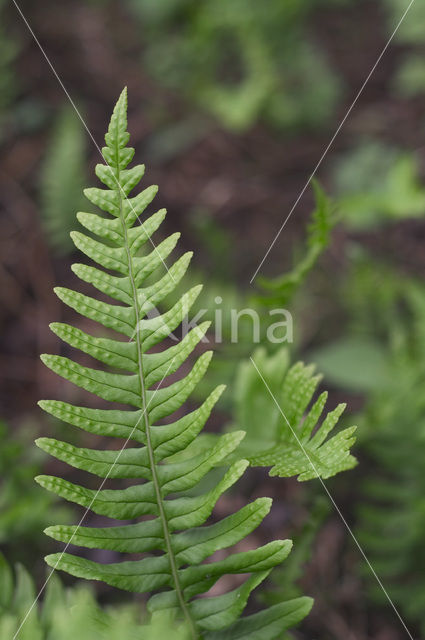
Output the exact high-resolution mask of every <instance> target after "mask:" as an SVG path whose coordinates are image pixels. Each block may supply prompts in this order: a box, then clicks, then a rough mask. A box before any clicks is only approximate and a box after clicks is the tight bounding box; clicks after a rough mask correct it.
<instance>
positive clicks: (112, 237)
mask: <svg viewBox="0 0 425 640" xmlns="http://www.w3.org/2000/svg"><path fill="white" fill-rule="evenodd" d="M126 112H127V92H126V90H124V91H123V92H122V94H121V96H120V98H119V100H118V102H117V104H116V106H115V109H114V112H113V115H112V118H111V122H110V125H109V129H108V133H107V134H106V136H105V141H106V146H105V147H104V149H103V151H102V153H103V157H104V159H105V163H106V164H104V165H98V166H97V167H96V175H97V176H98V178H99V179H100V180H101V181H102V182H103V184H104V185H105V186H106V188H92V189H87V190H86V191H85V195H86V197H87V198H88V199H89V200H90V201H91V202H92V203H93V204H95V205H96V206H98V207H99V208H100V209H101V210H103V212H105V215H102V214H100V215H99V214H94V213H85V212H79V213H78V219H79V221H80V223H81V224H82V225H83V226H84V227H85V228H86V229H87V230H88V231H89V232H90V234H94V235H95V236H97V238H98V239H94V238H93V237H92V236H91V235H85V234H84V233H73V234H72V239H73V241H74V243H75V245H76V246H77V247H78V248H79V249H80V250H81V251H82V252H83V253H85V254H86V255H87V256H88V257H89V258H90V259H91V260H92V261H93V262H94V263H97V265H98V266H91V265H85V264H77V265H74V266H73V271H74V273H75V275H76V276H77V277H78V278H80V279H81V280H83V281H85V282H89V283H90V284H91V285H93V287H94V289H97V290H98V291H100V292H101V293H102V294H106V295H107V296H109V297H110V298H112V300H113V301H114V303H113V304H112V303H109V302H104V301H100V300H98V299H97V298H96V296H94V297H91V296H88V295H82V294H81V293H79V292H78V291H73V290H70V289H65V288H62V287H60V288H57V289H56V293H57V295H58V296H59V298H60V299H61V300H62V301H63V302H64V303H65V304H67V305H68V306H70V307H72V308H73V309H75V310H76V311H77V312H78V313H79V314H81V315H83V316H85V317H87V318H89V319H90V320H92V321H94V322H97V323H99V324H100V325H102V326H103V327H105V328H106V329H111V330H112V332H115V333H112V332H110V333H107V334H106V335H103V336H102V335H99V332H98V331H96V335H91V334H89V333H86V332H84V331H82V330H80V329H77V328H75V327H72V326H70V325H67V324H63V323H53V324H52V325H51V328H52V330H53V331H54V333H55V334H56V335H58V336H59V337H60V338H61V339H62V340H63V341H65V342H66V343H68V344H69V345H71V346H72V347H74V348H76V349H78V350H80V351H82V352H84V353H86V354H88V355H90V356H91V357H92V358H93V359H94V360H96V361H98V362H100V363H102V364H103V365H106V366H107V367H109V369H107V370H104V369H102V368H93V367H90V366H82V365H80V364H78V363H76V362H74V361H73V360H72V359H70V358H65V357H60V356H56V355H44V356H42V359H43V362H44V363H45V364H46V365H47V366H48V367H49V368H50V369H52V370H53V371H54V372H55V373H57V374H58V375H60V376H62V377H63V378H65V379H67V380H69V381H70V382H72V383H73V384H75V385H77V386H79V387H81V388H82V389H84V390H85V391H86V392H89V393H90V394H94V395H96V396H98V397H100V398H103V399H104V400H106V401H108V402H116V403H119V404H126V405H129V406H130V407H131V408H130V409H128V410H124V409H121V408H115V409H113V408H111V409H109V408H108V409H98V408H89V407H85V406H74V405H72V404H69V403H66V402H61V401H58V400H44V401H42V402H40V406H41V407H42V408H43V409H44V410H45V411H47V412H48V413H50V414H52V415H54V416H56V417H57V418H59V419H61V420H63V421H65V422H67V423H68V424H71V425H74V426H76V427H78V428H80V429H84V430H85V431H88V432H89V433H91V434H95V435H100V436H107V437H115V438H123V439H125V440H126V442H129V441H131V442H132V443H133V444H132V446H129V447H124V448H123V449H122V451H121V452H118V451H113V450H111V449H106V450H100V449H88V448H81V447H76V446H74V445H71V444H68V443H65V442H60V441H58V440H55V439H53V438H40V439H39V440H37V445H38V446H39V447H40V448H41V449H43V450H44V451H46V452H48V453H49V454H51V455H53V456H55V457H56V458H57V459H59V460H61V461H63V462H66V463H68V464H69V465H71V466H73V467H75V468H77V469H80V470H83V471H86V472H88V473H90V474H94V475H96V476H99V477H100V478H109V479H111V480H113V479H116V478H118V479H120V478H125V479H130V480H133V481H134V483H133V484H130V486H126V488H120V489H118V488H117V489H103V488H102V489H100V490H98V491H95V490H93V489H88V488H86V487H83V486H80V485H78V484H74V483H72V482H69V481H67V480H64V479H62V478H58V477H52V476H39V477H38V478H37V482H39V484H41V485H42V486H43V487H45V488H46V489H48V490H50V491H53V492H54V493H56V494H58V495H60V496H62V497H63V498H65V499H66V500H70V501H72V502H74V503H76V504H79V505H81V506H82V507H85V508H86V509H90V510H91V511H92V512H94V513H97V514H101V515H103V516H107V517H109V518H111V519H115V520H118V521H124V520H137V522H133V523H131V524H123V523H122V522H121V523H118V524H113V525H112V526H106V527H99V528H93V527H85V526H62V525H61V526H52V527H48V529H47V530H46V533H47V534H48V535H49V536H51V537H52V538H54V539H56V540H59V541H62V542H65V543H70V542H72V543H73V544H74V545H78V546H81V547H85V548H91V549H110V550H113V551H115V552H119V553H123V554H128V553H132V554H134V553H137V554H143V557H141V558H139V559H127V560H125V559H124V560H123V561H120V562H116V563H112V564H101V563H99V562H94V561H92V560H89V559H86V558H83V557H78V556H75V555H71V554H69V553H60V554H53V555H50V556H48V557H47V558H46V560H47V562H48V564H50V565H51V566H54V567H55V568H59V569H62V570H64V571H67V572H68V573H70V574H72V575H75V576H78V577H82V578H87V579H90V580H102V581H104V582H106V583H107V584H109V585H113V586H115V587H118V588H120V589H125V590H128V591H136V592H149V593H150V594H152V597H151V598H150V600H149V605H148V608H149V610H150V611H151V612H153V613H155V612H157V611H165V612H168V613H171V614H172V615H176V616H177V617H178V618H180V619H182V620H184V622H185V623H186V624H187V626H188V628H189V630H190V634H191V637H192V638H193V639H195V638H196V639H201V638H204V639H205V640H206V639H208V638H209V639H211V640H212V639H216V638H218V637H220V638H228V639H229V640H230V638H234V639H236V638H245V639H247V638H248V639H249V638H252V640H254V638H258V637H259V635H258V634H259V633H261V638H262V639H264V640H268V639H269V640H273V639H274V638H278V637H280V635H281V633H282V631H283V630H285V629H287V628H288V627H289V626H293V625H294V624H295V623H296V622H298V621H299V620H301V619H302V618H303V617H304V616H305V615H306V614H307V613H308V611H309V609H310V607H311V601H310V599H308V598H299V599H297V600H293V601H289V602H285V603H282V604H280V605H277V606H275V607H271V608H270V609H268V610H266V611H263V612H261V613H257V614H254V615H252V616H248V617H246V618H241V619H240V615H241V614H242V612H243V610H244V608H245V604H246V602H247V599H248V597H249V595H250V593H251V591H252V590H253V589H254V588H255V587H256V586H257V585H258V584H260V583H261V582H262V581H263V580H264V579H265V578H266V577H267V576H268V574H269V572H270V571H271V570H272V569H273V567H274V566H276V565H277V564H279V563H281V562H282V561H283V560H284V559H285V558H286V557H287V555H288V553H289V552H290V549H291V544H292V543H291V542H290V541H288V540H284V541H282V540H277V541H274V542H271V543H269V544H266V545H264V546H262V547H259V548H258V549H253V550H251V551H246V552H240V551H238V550H237V551H235V552H233V553H229V554H228V555H227V557H225V559H222V560H212V559H211V556H212V555H213V554H214V553H215V552H216V551H217V550H218V549H229V548H230V547H233V546H234V545H237V544H238V543H240V541H241V540H243V539H244V538H245V537H247V536H248V535H249V534H251V532H252V531H253V530H254V529H255V528H256V527H257V526H258V525H259V524H260V523H261V521H262V520H263V518H264V517H265V516H266V515H267V513H268V512H269V510H270V506H271V501H270V500H269V499H268V498H259V499H257V500H255V501H253V502H252V503H251V504H248V505H246V506H244V507H242V508H241V509H239V511H237V512H236V513H234V514H231V515H229V516H227V517H226V518H224V519H223V520H219V521H216V522H213V523H208V524H205V523H206V521H207V519H208V518H209V516H210V515H211V512H212V510H213V508H214V506H215V503H216V502H217V500H218V499H219V497H220V496H221V494H222V493H223V492H224V491H226V490H227V489H228V488H229V487H231V486H232V485H233V484H234V483H235V482H237V480H238V479H239V478H240V477H241V476H242V474H243V473H244V471H245V469H246V467H247V466H248V462H247V461H246V460H240V459H236V460H235V461H234V462H233V464H231V466H230V467H229V466H228V467H227V469H226V463H225V458H228V457H229V456H230V455H231V454H232V452H234V451H235V450H236V448H237V447H238V445H239V442H240V441H241V439H242V438H243V436H244V432H241V431H236V432H234V433H230V434H224V435H222V436H220V437H219V438H218V439H217V441H216V443H215V446H214V447H213V449H212V450H209V451H208V452H201V453H199V451H198V452H197V453H196V454H193V455H191V454H190V449H187V448H188V446H189V445H190V444H191V443H192V442H193V441H194V440H195V439H196V438H197V436H198V434H199V433H200V431H201V430H202V428H203V426H204V424H205V422H206V420H207V419H208V417H209V415H210V413H211V411H212V409H213V407H214V405H215V403H216V402H217V400H218V399H219V397H220V395H221V393H222V391H223V387H222V386H219V387H217V388H216V389H215V390H214V391H212V393H211V394H210V395H209V396H208V398H207V399H206V400H205V401H204V402H203V404H202V405H201V406H199V407H198V408H195V409H194V410H192V411H191V412H190V413H188V414H186V415H183V416H182V415H181V413H179V415H178V416H177V417H176V415H175V414H176V412H177V411H179V412H180V410H181V407H182V405H183V403H184V402H185V401H186V400H187V398H188V397H189V395H190V393H191V392H192V390H193V389H194V388H195V386H196V385H197V384H198V383H199V381H200V380H201V379H202V377H203V376H204V374H205V372H206V370H207V368H208V364H209V362H210V359H211V353H208V352H207V353H204V354H202V355H201V356H200V357H199V358H198V359H197V360H196V362H195V364H194V365H193V367H192V369H191V370H190V371H189V372H188V373H186V375H185V377H182V378H180V379H179V380H177V381H175V380H174V381H173V382H168V381H169V376H170V375H171V374H174V373H175V372H176V371H178V370H179V368H180V367H181V366H182V365H183V364H184V363H185V361H186V360H187V358H188V356H189V355H190V353H191V352H193V351H194V349H195V348H196V347H197V345H198V343H199V342H200V340H201V339H202V336H203V335H204V333H205V331H206V330H207V328H208V323H203V324H202V325H200V326H199V327H196V328H195V329H193V330H192V331H190V332H189V334H188V335H187V336H186V337H185V338H184V339H183V340H182V341H181V342H180V343H178V344H173V346H171V347H170V346H168V347H166V348H164V349H163V350H162V351H158V349H157V346H158V345H159V344H160V343H161V342H162V341H163V340H164V339H165V338H167V336H168V335H169V334H170V332H171V331H173V330H174V329H175V328H176V327H177V326H178V325H179V324H180V323H181V322H182V320H183V318H184V317H185V315H186V314H187V312H188V311H189V310H190V308H191V306H192V304H193V303H194V301H195V299H196V297H197V295H198V293H199V291H200V288H199V287H194V288H193V289H191V290H189V291H188V292H187V293H186V294H185V295H184V296H183V297H182V298H181V299H180V301H179V302H177V303H176V304H174V306H172V307H171V308H170V309H169V310H168V311H166V312H165V313H163V314H162V315H160V316H155V317H149V316H148V312H149V311H150V310H151V309H152V308H153V307H154V306H155V305H157V304H158V303H159V302H161V301H162V300H163V299H164V298H165V297H166V296H167V295H168V294H169V293H171V292H172V291H173V290H174V288H175V286H176V285H177V283H178V282H179V280H180V279H181V278H182V277H183V276H184V274H185V271H186V269H187V267H188V265H189V262H190V259H191V254H190V253H188V254H185V255H183V256H182V257H181V258H179V259H177V260H176V261H175V262H174V264H172V265H171V266H170V267H167V266H166V265H165V260H166V259H167V258H168V256H169V255H170V254H171V252H172V251H173V249H174V247H175V245H176V243H177V239H178V234H174V235H172V236H170V237H168V238H167V239H165V240H164V241H163V242H161V243H160V244H158V245H156V244H154V242H153V240H152V235H153V233H154V232H155V231H156V230H157V228H158V227H159V226H160V224H161V222H162V220H163V219H164V216H165V211H163V210H161V211H159V212H157V213H154V214H153V215H151V216H150V217H148V218H147V219H146V220H145V221H144V222H141V223H140V224H139V216H140V215H142V214H143V212H144V210H145V208H146V207H147V206H148V204H150V202H151V201H152V200H153V198H154V196H155V193H156V187H148V188H146V189H144V190H143V191H141V192H140V193H139V194H138V195H136V196H133V197H129V194H130V192H131V190H132V189H133V188H134V187H135V186H136V185H137V184H138V183H139V181H140V180H141V178H142V176H143V174H144V167H143V165H136V166H134V167H132V168H127V167H128V165H129V163H130V161H131V160H132V158H133V155H134V149H132V148H131V147H127V146H126V145H127V143H128V140H129V134H128V133H127V131H126V128H127V114H126ZM149 245H152V246H151V247H150V246H149ZM141 247H144V250H143V253H141V252H140V249H141ZM105 270H106V271H105ZM164 271H165V273H164ZM117 334H119V335H120V336H126V337H127V339H122V338H121V339H120V338H119V336H118V335H117ZM128 338H130V340H128ZM152 347H156V348H155V350H154V351H153V350H152ZM164 380H166V381H167V383H166V385H167V386H165V385H164ZM170 417H171V418H170ZM164 418H169V420H168V421H167V423H166V424H161V422H162V421H163V419H164ZM186 449H187V452H186ZM181 452H186V455H185V456H182V457H179V458H178V459H177V461H176V458H174V459H173V458H171V456H175V454H179V453H181ZM215 465H221V466H224V467H225V470H224V473H223V475H222V477H221V479H220V480H219V481H218V482H217V483H216V484H215V485H214V486H213V488H211V489H209V490H208V491H206V492H205V491H204V492H199V491H198V492H197V493H194V492H192V493H191V494H190V495H186V492H187V491H188V490H191V489H193V488H194V487H196V486H197V485H198V483H199V482H200V480H202V478H203V477H204V476H205V475H206V474H207V473H208V472H209V471H210V470H211V469H212V467H213V466H215ZM207 559H209V561H208V562H205V560H207ZM225 574H247V577H246V580H245V581H244V582H243V584H242V585H240V586H238V587H237V588H235V589H233V590H231V591H230V592H228V593H225V594H221V595H218V596H217V595H216V596H211V597H208V598H201V599H200V598H198V596H199V595H201V594H203V593H206V592H207V591H209V589H210V588H211V587H212V586H213V585H214V584H215V583H216V582H217V580H219V578H220V577H222V576H223V575H225ZM158 590H159V591H160V593H156V594H155V591H158ZM260 630H261V631H260Z"/></svg>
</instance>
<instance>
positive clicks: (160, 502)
mask: <svg viewBox="0 0 425 640" xmlns="http://www.w3.org/2000/svg"><path fill="white" fill-rule="evenodd" d="M116 180H117V184H118V193H119V211H120V220H121V225H122V229H123V234H124V246H125V250H126V254H127V260H128V271H129V278H130V282H131V288H132V295H133V304H134V309H135V314H136V336H135V340H136V346H137V363H138V373H139V382H140V389H141V399H142V411H143V419H144V423H145V433H146V447H147V450H148V455H149V464H150V468H151V473H152V482H153V485H154V488H155V495H156V501H157V505H158V510H159V517H160V519H161V523H162V530H163V533H164V539H165V544H166V548H167V555H168V559H169V563H170V569H171V574H172V576H173V581H174V587H175V590H176V594H177V598H178V601H179V604H180V608H181V610H182V613H183V615H184V618H185V620H186V622H187V624H188V627H189V630H190V634H191V636H192V638H193V640H198V633H197V631H196V627H195V623H194V621H193V620H192V617H191V615H190V611H189V609H188V607H187V603H186V601H185V599H184V595H183V590H182V587H181V584H180V579H179V573H178V568H177V563H176V558H175V555H174V550H173V547H172V544H171V535H170V531H169V528H168V522H167V517H166V514H165V510H164V504H163V500H162V495H161V487H160V484H159V480H158V475H157V472H156V463H155V455H154V451H153V447H152V441H151V434H150V424H149V417H148V411H147V403H146V387H145V378H144V373H143V362H142V343H141V339H140V331H139V326H140V325H139V322H140V314H139V302H138V298H137V286H136V282H135V279H134V273H133V261H132V257H131V252H130V247H129V243H128V232H127V225H126V224H125V220H124V216H123V209H122V195H121V183H120V169H119V162H118V159H117V170H116Z"/></svg>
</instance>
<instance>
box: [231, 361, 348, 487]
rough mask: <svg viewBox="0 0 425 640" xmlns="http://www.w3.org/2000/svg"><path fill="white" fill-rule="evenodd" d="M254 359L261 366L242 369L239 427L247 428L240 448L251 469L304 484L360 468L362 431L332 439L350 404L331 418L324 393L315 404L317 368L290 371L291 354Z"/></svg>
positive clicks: (247, 364) (301, 366)
mask: <svg viewBox="0 0 425 640" xmlns="http://www.w3.org/2000/svg"><path fill="white" fill-rule="evenodd" d="M253 360H254V362H255V365H256V366H253V364H252V363H251V362H249V361H247V362H245V363H243V364H242V365H241V367H240V371H239V374H238V378H237V389H236V423H237V425H238V426H240V427H242V425H246V428H247V437H246V439H245V440H244V442H243V443H242V445H241V448H240V449H241V452H242V453H243V455H244V456H245V457H246V458H247V459H248V460H249V461H250V463H251V465H253V466H259V467H272V469H271V471H270V475H271V476H281V477H289V476H298V480H311V479H312V478H316V477H318V476H319V477H321V478H330V477H331V476H334V475H336V474H337V473H339V472H340V471H345V470H347V469H351V468H352V467H354V466H355V465H356V460H355V458H354V457H353V456H352V455H351V454H350V447H351V446H352V445H353V443H354V442H355V438H354V432H355V430H356V427H348V428H346V429H343V430H342V431H340V432H339V433H338V434H337V435H334V436H332V437H331V438H328V436H329V434H330V433H331V432H332V431H333V429H334V428H335V427H336V425H337V423H338V420H339V419H340V417H341V415H342V413H343V411H344V409H345V404H339V405H338V406H337V407H336V408H335V409H333V411H330V412H329V413H327V414H326V413H325V405H326V401H327V397H328V394H327V392H326V391H324V392H322V393H321V394H320V395H319V397H318V398H317V399H316V400H315V401H314V403H313V404H312V405H311V403H312V400H313V397H314V394H315V391H316V389H317V386H318V384H319V382H320V379H321V377H320V376H319V375H315V374H314V365H309V366H305V365H304V364H303V363H302V362H298V363H296V364H295V365H293V366H292V367H290V364H289V354H288V352H287V350H286V349H282V350H280V351H279V352H277V353H276V354H275V355H274V356H270V357H269V356H267V354H266V351H265V349H258V350H257V351H256V352H255V354H254V356H253ZM256 367H257V368H258V370H257V369H256ZM260 374H261V375H260ZM273 398H275V399H276V402H277V404H276V402H275V401H274V400H273ZM280 409H281V411H280ZM320 420H322V422H321V424H319V422H320Z"/></svg>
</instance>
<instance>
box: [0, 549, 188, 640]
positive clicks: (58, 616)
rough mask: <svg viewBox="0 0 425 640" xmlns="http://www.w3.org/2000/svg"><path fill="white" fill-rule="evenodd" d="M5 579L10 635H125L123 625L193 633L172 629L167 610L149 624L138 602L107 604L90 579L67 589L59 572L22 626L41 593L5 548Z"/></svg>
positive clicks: (0, 628)
mask: <svg viewBox="0 0 425 640" xmlns="http://www.w3.org/2000/svg"><path fill="white" fill-rule="evenodd" d="M0 585H1V592H0V637H1V638H4V639H5V640H6V639H7V640H9V638H12V637H14V636H15V634H18V635H17V637H19V638H20V639H22V640H58V639H60V640H73V639H75V638H77V637H78V638H79V639H80V640H93V638H98V639H99V640H120V638H122V637H123V636H122V634H123V629H125V639H126V640H140V637H141V636H140V634H141V633H142V634H143V640H161V639H162V638H163V637H164V634H166V633H170V632H171V631H172V632H173V634H174V636H175V638H176V640H187V638H188V635H187V630H186V629H185V628H184V627H180V628H179V629H175V628H174V629H172V628H171V626H170V621H169V620H168V619H167V618H166V616H159V617H158V619H157V620H156V621H155V623H153V624H143V623H145V622H146V621H144V620H143V619H142V616H141V615H140V607H139V606H138V605H136V604H133V605H120V606H114V607H104V608H103V609H102V608H100V607H99V605H98V604H97V602H96V600H95V597H94V594H93V591H92V589H91V588H90V587H89V585H88V584H79V585H77V586H74V587H72V588H66V589H65V588H64V586H63V585H62V582H61V580H60V579H59V577H58V575H57V574H53V575H52V576H51V577H50V579H49V581H48V583H47V586H46V591H45V594H44V598H43V602H42V604H41V605H40V604H39V603H38V604H37V605H36V606H35V607H33V608H32V610H31V613H30V614H29V616H28V617H27V618H26V620H25V624H23V625H22V626H21V623H22V621H23V619H24V617H25V616H26V614H27V613H28V611H29V609H30V607H31V606H32V605H33V603H34V599H35V596H36V593H37V591H36V585H35V584H34V581H33V579H32V578H31V576H30V574H29V573H28V571H27V570H26V569H25V568H24V567H23V566H22V565H17V566H16V569H15V572H13V571H12V569H11V568H10V566H9V565H8V563H7V562H6V560H5V558H4V557H3V556H2V555H1V554H0ZM141 625H143V626H142V627H141Z"/></svg>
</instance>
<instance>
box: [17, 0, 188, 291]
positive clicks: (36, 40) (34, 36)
mask: <svg viewBox="0 0 425 640" xmlns="http://www.w3.org/2000/svg"><path fill="white" fill-rule="evenodd" d="M12 2H13V4H14V5H15V7H16V9H17V11H18V13H19V14H20V16H21V18H22V20H23V21H24V23H25V25H26V26H27V29H28V31H29V32H30V34H31V35H32V37H33V38H34V41H35V42H36V44H37V46H38V48H39V49H40V51H41V53H42V54H43V56H44V58H45V60H46V62H47V64H48V65H49V67H50V69H51V70H52V72H53V75H54V76H55V78H56V80H57V81H58V82H59V84H60V86H61V87H62V89H63V91H64V93H65V95H66V97H67V98H68V100H69V102H70V103H71V105H72V108H73V109H74V111H75V113H76V114H77V116H78V117H79V119H80V120H81V122H82V124H83V127H84V128H85V130H86V131H87V133H88V135H89V137H90V138H91V140H92V142H93V144H94V146H95V147H96V149H97V150H98V152H99V154H100V156H101V158H102V160H103V162H104V163H105V164H106V166H107V167H108V168H109V169H110V170H111V175H112V177H113V178H114V180H115V182H116V183H117V186H118V188H119V189H120V191H121V193H122V194H123V195H124V200H125V201H126V202H128V204H129V205H130V208H131V211H132V212H133V213H135V211H134V207H133V205H132V204H131V202H130V200H129V199H128V197H127V196H126V194H125V192H124V189H123V188H122V186H121V185H120V183H119V182H118V180H117V178H116V176H115V175H114V172H113V171H112V168H111V167H110V165H109V163H108V162H107V160H106V159H105V158H104V157H103V154H102V150H101V148H100V147H99V145H98V144H97V142H96V140H95V138H94V136H93V134H92V132H91V131H90V129H89V128H88V126H87V124H86V122H85V120H84V118H83V116H82V115H81V113H80V111H79V110H78V107H77V105H76V104H75V102H74V101H73V99H72V97H71V95H70V93H69V91H68V89H67V88H66V87H65V85H64V83H63V82H62V80H61V78H60V77H59V74H58V73H57V71H56V69H55V67H54V66H53V64H52V62H51V61H50V58H49V56H48V55H47V53H46V52H45V51H44V49H43V47H42V45H41V43H40V41H39V40H38V38H37V36H36V35H35V33H34V31H33V30H32V28H31V26H30V24H29V22H28V20H27V19H26V17H25V16H24V14H23V13H22V10H21V9H20V7H19V5H18V3H17V2H16V0H12ZM136 219H137V220H138V222H139V224H140V226H141V227H142V229H143V231H144V232H145V235H146V236H147V237H148V239H149V241H150V242H151V244H152V246H153V248H154V250H155V251H156V252H157V254H158V255H159V257H160V259H161V262H162V264H163V265H164V267H165V269H166V270H167V272H168V275H169V276H170V277H171V279H172V281H173V282H175V280H174V277H173V274H172V273H170V271H169V269H168V267H167V265H166V264H165V262H164V260H163V258H162V256H161V254H160V253H159V251H158V249H157V247H156V245H155V244H154V242H153V240H152V238H151V237H150V236H148V235H147V233H146V230H145V227H144V225H143V223H142V221H141V220H140V218H139V216H136Z"/></svg>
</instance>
